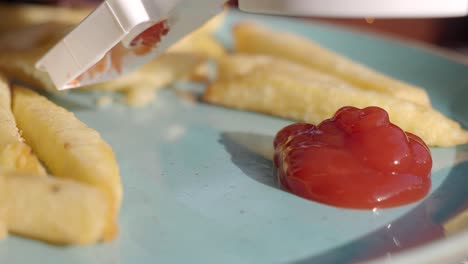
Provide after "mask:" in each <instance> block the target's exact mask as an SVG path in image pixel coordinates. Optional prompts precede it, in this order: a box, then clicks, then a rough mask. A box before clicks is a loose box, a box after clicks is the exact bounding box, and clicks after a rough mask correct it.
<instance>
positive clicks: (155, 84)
mask: <svg viewBox="0 0 468 264" xmlns="http://www.w3.org/2000/svg"><path fill="white" fill-rule="evenodd" d="M204 61H205V58H204V57H203V56H200V55H197V54H191V53H176V52H171V53H164V54H162V55H161V56H159V57H158V58H156V59H154V60H152V61H150V62H149V63H147V64H145V65H143V66H142V67H141V68H140V69H138V70H137V71H135V72H132V73H130V74H128V75H125V76H122V77H120V78H118V79H116V80H113V81H109V82H105V83H99V84H95V85H92V86H87V87H83V88H81V89H83V90H107V91H120V92H122V93H123V94H124V102H125V103H126V104H127V105H129V106H134V107H136V106H138V107H142V106H146V105H147V104H149V103H151V102H153V101H154V98H155V93H156V90H158V89H161V88H164V87H167V86H169V85H171V84H172V83H173V82H175V81H177V80H179V79H182V78H184V77H185V76H187V75H190V74H191V73H192V72H193V71H194V70H195V69H197V67H198V66H199V65H201V64H202V63H203V62H204Z"/></svg>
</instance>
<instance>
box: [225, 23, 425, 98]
mask: <svg viewBox="0 0 468 264" xmlns="http://www.w3.org/2000/svg"><path fill="white" fill-rule="evenodd" d="M233 34H234V42H235V50H236V51H238V52H242V53H250V54H270V55H274V56H278V57H281V58H285V59H288V60H291V61H294V62H296V63H299V64H302V65H305V66H308V67H311V68H314V69H317V70H320V71H323V72H325V73H329V74H332V75H335V76H337V77H339V78H341V79H343V80H345V81H348V82H350V83H352V84H354V85H356V86H357V87H360V88H363V89H368V90H374V91H378V92H383V93H387V94H390V95H393V96H395V97H397V98H399V99H403V100H407V101H410V102H414V103H417V104H420V105H425V106H429V105H430V100H429V96H428V95H427V93H426V92H425V91H424V90H423V89H422V88H420V87H416V86H414V85H411V84H408V83H404V82H402V81H399V80H396V79H394V78H392V77H390V76H386V75H384V74H382V73H379V72H377V71H375V70H372V69H370V68H368V67H366V66H364V65H362V64H360V63H357V62H354V61H352V60H350V59H348V58H346V57H344V56H341V55H339V54H336V53H334V52H332V51H330V50H328V49H325V48H324V47H322V46H320V45H319V44H317V43H314V42H313V41H311V40H309V39H306V38H304V37H301V36H298V35H294V34H291V33H287V32H280V31H274V30H271V29H269V28H266V27H264V26H261V25H258V24H255V23H250V22H244V23H239V24H238V25H237V26H235V27H234V29H233Z"/></svg>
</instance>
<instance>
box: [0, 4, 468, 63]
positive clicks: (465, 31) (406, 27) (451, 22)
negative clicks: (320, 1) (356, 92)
mask: <svg viewBox="0 0 468 264" xmlns="http://www.w3.org/2000/svg"><path fill="white" fill-rule="evenodd" d="M101 1H102V0H3V1H1V0H0V2H8V3H35V4H46V5H62V6H72V7H79V6H93V5H97V4H99V3H100V2H101ZM232 2H235V1H232ZM304 19H309V20H320V21H326V22H330V23H333V24H339V25H345V26H348V27H353V28H358V29H361V30H367V31H371V32H378V33H383V34H386V35H388V36H392V37H396V38H400V39H406V40H412V41H417V42H421V43H426V44H432V45H436V46H439V47H442V48H446V49H450V50H452V51H456V52H459V53H462V54H465V55H467V56H468V17H460V18H434V19H432V18H431V19H376V20H373V19H323V18H304ZM0 23H1V22H0Z"/></svg>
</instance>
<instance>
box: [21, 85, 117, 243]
mask: <svg viewBox="0 0 468 264" xmlns="http://www.w3.org/2000/svg"><path fill="white" fill-rule="evenodd" d="M13 113H14V115H15V117H16V120H17V123H18V127H19V128H20V129H21V130H22V131H23V136H24V138H25V139H26V141H27V142H28V143H29V144H30V146H31V147H32V149H33V150H34V151H35V152H36V153H37V156H38V157H39V159H40V160H41V161H43V162H44V163H45V165H46V166H47V168H48V169H49V170H50V172H51V173H52V174H53V175H54V176H57V177H63V178H70V179H73V180H76V181H78V182H82V183H86V184H89V185H91V186H95V187H97V188H98V189H100V190H102V191H103V192H104V193H105V194H106V197H107V199H108V201H109V204H110V206H109V210H108V212H107V213H108V214H107V222H106V232H105V234H104V240H110V239H113V238H114V237H115V236H116V234H117V232H118V231H117V224H116V221H117V216H118V212H119V208H120V204H121V200H122V186H121V181H120V175H119V168H118V165H117V162H116V160H115V156H114V153H113V151H112V149H111V147H110V146H109V145H108V144H107V143H105V142H104V140H103V139H102V138H101V137H100V135H99V133H98V132H96V131H95V130H93V129H91V128H89V127H87V126H86V125H85V124H84V123H82V122H81V121H80V120H78V119H77V118H76V117H75V115H74V114H73V113H71V112H69V111H67V110H66V109H64V108H62V107H59V106H57V105H55V104H54V103H52V102H50V101H49V100H47V99H46V98H45V97H43V96H40V95H39V94H37V93H36V92H34V91H32V90H28V89H26V88H22V87H19V86H14V87H13Z"/></svg>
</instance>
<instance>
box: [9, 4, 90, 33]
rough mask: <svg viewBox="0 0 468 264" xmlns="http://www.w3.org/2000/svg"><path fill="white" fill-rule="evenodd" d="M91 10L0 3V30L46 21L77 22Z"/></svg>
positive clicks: (15, 28) (14, 28)
mask: <svg viewBox="0 0 468 264" xmlns="http://www.w3.org/2000/svg"><path fill="white" fill-rule="evenodd" d="M91 10H92V9H89V8H67V7H56V6H46V5H34V4H20V5H18V4H0V17H1V18H2V23H0V32H1V31H9V30H17V29H20V28H23V27H26V26H32V25H37V24H42V23H47V22H58V23H65V24H78V23H79V22H80V21H81V20H83V19H84V18H85V17H86V16H87V15H88V14H89V13H90V12H91Z"/></svg>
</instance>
